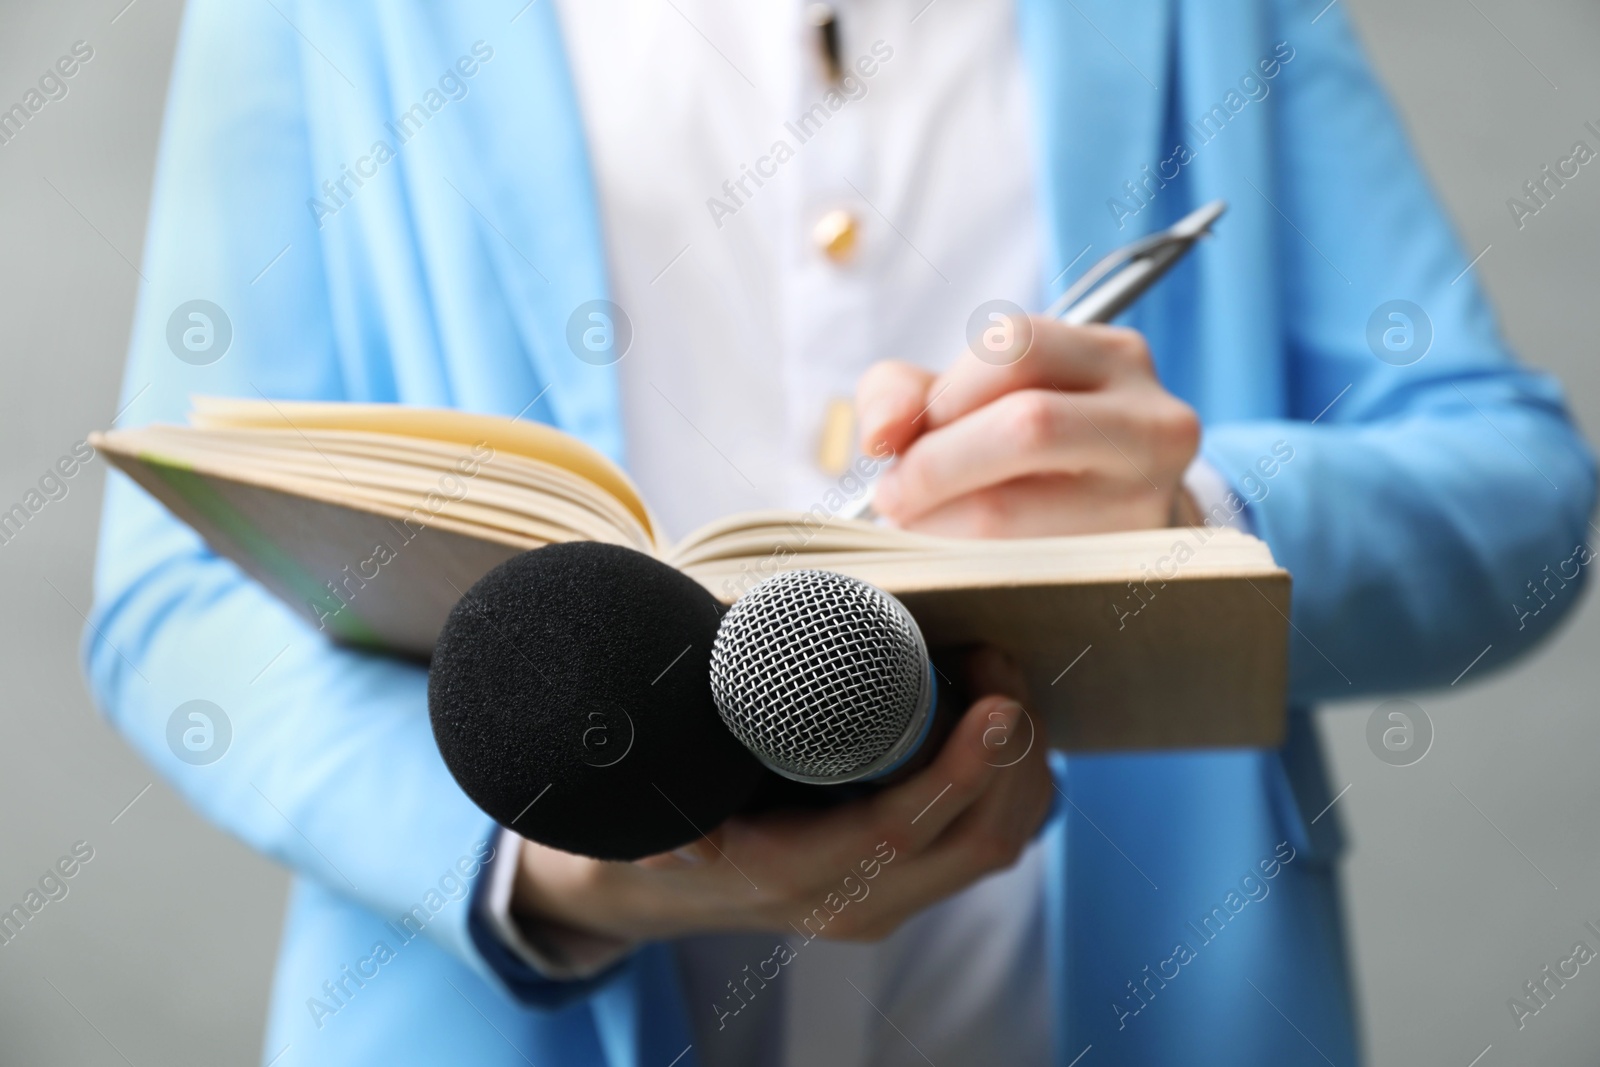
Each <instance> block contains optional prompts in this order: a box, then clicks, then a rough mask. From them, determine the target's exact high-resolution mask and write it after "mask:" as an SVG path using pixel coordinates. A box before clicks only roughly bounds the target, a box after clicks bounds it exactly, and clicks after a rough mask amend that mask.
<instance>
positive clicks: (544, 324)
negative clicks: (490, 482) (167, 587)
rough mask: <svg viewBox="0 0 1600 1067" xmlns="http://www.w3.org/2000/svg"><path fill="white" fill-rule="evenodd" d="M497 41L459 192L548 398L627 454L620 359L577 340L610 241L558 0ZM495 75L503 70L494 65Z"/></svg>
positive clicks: (589, 436)
mask: <svg viewBox="0 0 1600 1067" xmlns="http://www.w3.org/2000/svg"><path fill="white" fill-rule="evenodd" d="M505 33H506V35H505V36H504V37H501V38H498V39H497V40H496V42H495V47H496V51H497V53H498V55H499V57H500V58H497V59H496V61H495V62H494V63H493V65H492V68H487V67H486V69H485V73H484V74H483V75H480V77H479V79H478V84H477V85H475V86H474V89H473V91H474V92H478V93H486V94H493V95H494V96H495V97H498V98H499V99H498V100H497V101H496V102H495V104H494V105H493V106H484V107H479V108H475V109H471V110H468V109H463V111H462V119H463V123H462V134H461V136H462V140H461V144H462V145H463V151H464V155H465V156H466V158H465V159H464V160H463V161H462V165H460V166H457V167H454V168H453V171H454V174H455V178H453V182H454V183H455V184H456V185H457V186H458V189H457V191H458V192H459V193H460V194H461V196H462V197H463V198H465V199H466V200H467V201H468V203H469V204H470V205H471V207H472V211H471V217H470V222H471V223H472V224H474V225H475V226H476V227H477V228H478V229H479V231H480V233H479V236H480V238H481V241H482V247H483V249H484V250H485V253H486V254H487V255H488V257H489V258H490V260H491V261H492V263H493V265H494V270H495V273H496V275H497V277H498V279H499V282H500V285H501V287H502V288H503V289H504V291H505V296H506V302H507V304H508V305H509V309H510V313H511V315H512V316H513V318H514V319H515V320H516V323H517V329H518V333H519V334H520V336H521V338H522V342H523V344H524V346H525V347H526V349H527V351H528V354H529V357H530V358H531V360H532V361H533V364H534V370H535V372H536V374H537V375H538V377H539V379H540V380H541V382H542V383H543V384H544V386H546V387H547V388H548V392H547V393H546V394H545V396H544V402H545V403H546V404H547V405H548V410H549V411H550V412H551V413H552V415H553V417H554V419H555V421H556V422H557V423H558V424H559V425H560V426H561V428H562V429H564V430H567V431H568V432H570V433H574V434H577V435H578V436H580V437H583V438H584V439H585V440H587V441H589V443H591V444H593V445H596V446H597V447H599V448H601V449H602V450H604V451H606V452H608V453H610V454H611V455H612V456H613V458H619V459H620V457H621V452H622V426H621V415H620V409H619V402H618V397H617V385H616V372H615V368H614V367H612V366H608V365H601V366H596V365H593V364H591V363H587V362H584V361H582V360H580V359H578V358H577V356H576V355H575V354H574V353H573V352H572V351H571V350H570V349H569V347H568V343H567V333H568V319H569V317H570V316H571V315H572V314H573V313H574V311H575V310H576V309H577V308H578V307H579V305H580V304H583V303H585V302H587V301H590V300H596V299H604V298H606V297H607V296H608V295H609V293H608V283H607V276H606V264H605V244H604V239H603V237H602V230H601V227H600V218H599V207H598V203H597V199H596V194H595V187H594V181H593V176H592V173H591V171H590V166H589V155H588V145H587V142H586V140H585V136H584V130H583V123H582V120H581V117H580V113H579V108H578V101H577V93H576V91H575V89H574V87H573V83H572V78H571V73H570V67H569V66H568V62H567V57H566V52H565V47H564V44H563V41H562V37H561V29H560V25H559V23H558V22H557V19H556V16H555V9H554V7H553V6H552V5H551V4H548V3H545V4H535V5H533V6H531V7H530V8H528V10H527V12H526V14H524V15H522V16H521V17H520V18H519V19H518V20H517V21H516V22H515V23H514V24H513V25H512V26H511V27H510V28H509V30H507V31H505ZM491 74H492V77H490V75H491Z"/></svg>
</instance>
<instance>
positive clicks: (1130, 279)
mask: <svg viewBox="0 0 1600 1067" xmlns="http://www.w3.org/2000/svg"><path fill="white" fill-rule="evenodd" d="M1226 210H1228V204H1227V201H1224V200H1213V201H1211V202H1210V203H1209V204H1206V205H1205V206H1203V207H1201V208H1198V209H1196V210H1195V211H1191V212H1190V213H1189V214H1187V215H1185V216H1184V217H1183V218H1181V219H1179V220H1178V221H1177V222H1176V223H1174V224H1173V225H1172V226H1170V227H1168V228H1167V229H1165V230H1161V231H1159V232H1158V233H1153V234H1151V235H1150V236H1148V237H1145V238H1142V239H1140V240H1138V241H1135V242H1134V243H1132V244H1130V245H1126V246H1124V247H1122V248H1119V249H1117V250H1116V251H1115V252H1112V253H1111V254H1110V255H1108V256H1106V257H1105V258H1104V259H1102V260H1100V262H1098V263H1096V264H1095V265H1094V266H1092V267H1090V268H1089V269H1088V270H1087V271H1085V272H1084V274H1083V276H1082V277H1080V278H1079V279H1078V280H1077V281H1075V282H1073V283H1072V285H1071V286H1069V287H1068V288H1067V291H1066V292H1064V293H1062V294H1061V296H1060V298H1059V299H1057V300H1056V302H1055V303H1053V304H1051V305H1050V308H1049V309H1048V310H1047V311H1046V312H1045V314H1046V315H1048V316H1050V317H1051V318H1055V319H1060V320H1061V321H1062V322H1064V323H1066V324H1067V325H1069V326H1087V325H1089V324H1090V323H1096V322H1110V321H1111V320H1112V319H1114V318H1116V317H1117V316H1118V315H1120V314H1122V313H1123V312H1124V311H1126V310H1127V309H1128V308H1129V307H1131V306H1132V305H1133V302H1134V301H1136V300H1138V299H1139V297H1141V296H1143V295H1144V293H1145V290H1147V289H1149V288H1150V287H1151V286H1152V285H1154V284H1155V283H1156V282H1157V281H1159V280H1160V279H1161V276H1162V275H1164V274H1166V273H1167V271H1169V270H1171V269H1172V268H1173V267H1174V266H1175V265H1176V264H1177V263H1178V261H1179V260H1181V259H1182V258H1183V257H1184V256H1185V255H1187V254H1188V252H1189V250H1190V249H1191V248H1193V247H1194V246H1195V243H1196V242H1197V241H1199V240H1200V238H1202V237H1205V236H1206V235H1208V234H1209V233H1210V232H1211V226H1212V224H1213V223H1215V222H1216V221H1217V219H1219V218H1221V217H1222V213H1223V212H1224V211H1226ZM872 497H873V486H870V485H869V486H867V491H866V492H865V493H863V494H862V495H861V498H860V499H859V500H855V501H852V502H851V503H849V504H846V505H845V506H844V507H843V508H841V509H840V511H839V517H840V518H845V519H872V518H876V517H877V516H876V513H875V512H874V511H873V510H872Z"/></svg>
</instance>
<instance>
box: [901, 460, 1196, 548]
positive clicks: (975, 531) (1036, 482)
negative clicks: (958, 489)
mask: <svg viewBox="0 0 1600 1067" xmlns="http://www.w3.org/2000/svg"><path fill="white" fill-rule="evenodd" d="M1170 513H1171V508H1170V506H1169V505H1168V503H1167V501H1166V499H1165V498H1164V497H1163V496H1161V495H1160V494H1158V493H1156V492H1154V491H1152V490H1151V489H1150V487H1149V486H1148V485H1145V484H1144V483H1142V482H1139V483H1130V482H1126V481H1123V480H1121V479H1118V480H1116V481H1115V482H1111V481H1109V480H1107V479H1104V478H1094V477H1073V476H1072V475H1064V474H1045V475H1035V476H1031V477H1026V478H1018V479H1015V480H1014V481H1010V482H1006V483H1004V484H1002V485H992V486H989V487H987V488H985V489H979V490H978V491H977V492H973V493H968V494H967V495H966V496H963V497H961V498H960V499H959V500H953V501H950V502H949V503H947V504H943V505H941V506H939V507H937V508H935V509H933V510H932V511H928V512H924V513H923V514H921V515H919V516H917V517H916V518H915V519H912V520H909V521H905V522H899V523H897V525H899V526H900V527H901V528H902V529H906V530H911V531H914V532H916V533H924V534H931V535H933V536H935V537H958V538H968V539H976V538H987V539H993V538H1012V537H1064V536H1069V535H1072V534H1093V533H1111V532H1114V531H1118V530H1149V529H1155V528H1157V527H1161V526H1166V525H1167V524H1168V520H1169V518H1170V517H1171V515H1170Z"/></svg>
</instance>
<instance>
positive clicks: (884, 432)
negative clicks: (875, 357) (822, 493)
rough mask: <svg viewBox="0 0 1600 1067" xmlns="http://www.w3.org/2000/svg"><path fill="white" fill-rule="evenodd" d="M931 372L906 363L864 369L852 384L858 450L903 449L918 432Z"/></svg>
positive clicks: (887, 363) (926, 403)
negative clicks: (857, 429)
mask: <svg viewBox="0 0 1600 1067" xmlns="http://www.w3.org/2000/svg"><path fill="white" fill-rule="evenodd" d="M933 380H934V375H933V373H932V372H931V371H925V370H923V369H922V368H921V367H915V366H912V365H911V364H910V363H900V362H896V361H885V362H883V363H874V364H873V365H872V366H871V367H868V368H867V372H866V373H865V374H863V375H862V376H861V380H860V382H858V383H857V385H856V420H857V422H858V423H859V425H860V434H861V451H862V452H863V453H866V454H868V455H874V456H879V455H883V454H884V451H885V449H887V450H888V452H890V453H899V452H903V451H904V450H905V449H906V448H907V447H908V446H909V445H910V444H911V442H912V441H915V440H916V439H917V437H918V436H919V435H921V433H922V431H923V429H924V428H925V427H923V426H922V425H921V423H920V420H921V418H922V416H923V413H924V412H925V411H926V409H927V406H928V389H929V387H930V386H931V385H932V384H933Z"/></svg>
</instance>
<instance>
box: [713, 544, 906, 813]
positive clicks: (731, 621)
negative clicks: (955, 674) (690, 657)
mask: <svg viewBox="0 0 1600 1067" xmlns="http://www.w3.org/2000/svg"><path fill="white" fill-rule="evenodd" d="M711 692H712V696H713V697H714V698H715V700H716V704H717V710H718V711H719V712H721V714H722V719H723V721H724V722H725V723H727V725H728V728H729V729H730V730H731V731H733V733H734V735H735V736H737V737H738V738H739V740H740V741H742V742H744V744H745V747H747V748H748V749H750V750H751V751H752V752H754V753H755V754H756V755H757V756H758V757H760V758H761V759H762V760H763V761H764V762H765V763H766V764H767V765H768V766H770V767H771V768H772V769H773V770H775V771H777V772H778V773H779V774H782V775H784V776H786V777H789V778H794V779H797V780H799V781H805V782H843V781H850V780H852V779H856V778H863V777H867V776H869V775H871V774H873V773H875V772H878V771H881V770H883V769H885V768H887V767H888V766H890V765H892V764H893V763H894V762H896V761H897V760H898V759H899V758H900V757H901V756H902V755H903V754H904V752H905V750H906V749H907V748H908V747H909V746H910V745H911V744H913V743H915V741H916V740H918V731H917V729H916V727H917V726H919V725H920V724H919V723H918V722H917V720H918V716H919V715H924V714H926V713H927V711H928V707H929V704H930V703H931V692H932V679H931V678H930V670H929V663H928V651H927V647H926V645H925V644H924V643H923V639H922V632H921V630H919V629H918V627H917V624H916V621H915V620H913V619H912V618H911V614H910V612H908V611H906V609H905V607H904V605H902V604H901V603H900V602H899V601H898V600H896V599H895V598H894V597H892V596H890V595H889V594H888V593H885V592H884V591H883V590H881V589H878V588H877V587H875V586H872V585H869V584H868V583H866V582H863V581H860V580H859V579H856V578H850V577H847V576H845V575H842V574H834V573H832V572H830V571H817V570H796V571H788V572H785V573H783V574H779V575H776V576H775V577H772V578H769V579H767V580H766V581H764V582H762V583H761V584H760V585H758V586H756V587H755V588H754V589H751V590H750V591H749V592H748V593H746V594H745V595H744V596H742V597H740V598H739V600H738V601H736V602H735V603H734V605H733V607H732V608H730V609H729V610H728V613H727V615H725V616H724V617H723V620H722V624H721V627H720V628H719V629H718V631H717V637H716V641H715V642H714V643H713V645H712V647H711Z"/></svg>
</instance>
